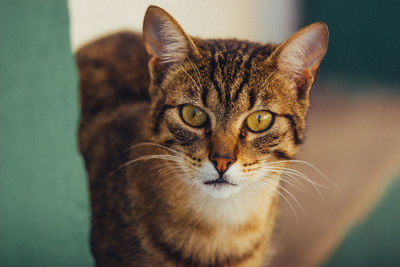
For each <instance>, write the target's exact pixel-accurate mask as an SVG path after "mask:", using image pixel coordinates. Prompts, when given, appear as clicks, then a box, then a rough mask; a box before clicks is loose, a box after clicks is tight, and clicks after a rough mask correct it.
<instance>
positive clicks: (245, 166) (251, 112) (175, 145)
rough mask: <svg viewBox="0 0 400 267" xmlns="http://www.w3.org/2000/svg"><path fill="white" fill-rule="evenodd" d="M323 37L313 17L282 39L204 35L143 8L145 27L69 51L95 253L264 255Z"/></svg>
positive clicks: (153, 258)
mask: <svg viewBox="0 0 400 267" xmlns="http://www.w3.org/2000/svg"><path fill="white" fill-rule="evenodd" d="M327 44H328V29H327V26H326V24H325V23H323V22H317V23H314V24H311V25H309V26H307V27H305V28H303V29H301V30H300V31H298V32H296V33H295V34H293V35H292V36H291V37H290V38H289V39H288V40H287V41H285V42H283V43H282V44H260V43H255V42H249V41H240V40H236V39H228V40H225V39H224V40H222V39H211V40H204V39H200V38H195V37H192V36H190V35H188V34H187V33H186V32H185V31H184V30H183V28H182V27H181V26H180V25H179V24H178V22H177V21H176V20H175V19H174V18H173V17H172V16H171V15H170V14H169V13H167V12H166V11H165V10H163V9H161V8H159V7H156V6H150V7H149V8H148V9H147V11H146V14H145V17H144V22H143V35H141V34H138V33H133V32H120V33H116V34H113V35H110V36H106V37H103V38H101V39H98V40H96V41H94V42H92V43H89V44H87V45H85V46H84V47H82V48H81V49H79V51H78V52H77V54H76V57H77V63H78V67H79V73H80V87H81V91H80V96H81V110H82V112H81V121H80V128H79V147H80V151H81V153H82V155H83V157H84V160H85V164H86V168H87V172H88V176H89V186H90V197H91V211H92V216H91V223H92V230H91V248H92V253H93V255H94V258H95V261H96V265H97V266H260V265H261V264H262V263H263V262H264V261H265V260H267V259H268V254H270V251H271V247H272V246H271V244H270V239H271V235H272V234H273V229H274V222H275V217H276V214H277V207H278V202H279V196H280V195H281V192H280V190H284V188H282V186H281V183H282V179H281V178H280V174H281V173H282V171H283V170H284V168H285V167H286V166H288V164H289V163H290V160H291V159H293V158H294V157H295V155H296V152H297V151H298V149H299V145H300V144H301V143H302V140H303V138H304V129H305V116H306V113H307V110H308V107H309V93H310V88H311V86H312V85H313V83H314V82H315V79H316V76H317V73H318V68H319V65H320V62H321V60H322V59H323V57H324V55H325V53H326V50H327Z"/></svg>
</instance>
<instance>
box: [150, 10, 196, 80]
mask: <svg viewBox="0 0 400 267" xmlns="http://www.w3.org/2000/svg"><path fill="white" fill-rule="evenodd" d="M143 39H144V45H145V48H146V51H147V53H148V54H149V55H150V57H151V59H150V61H149V67H150V71H151V73H152V78H154V79H162V76H163V75H164V74H165V72H166V70H167V69H168V68H169V67H171V66H172V65H176V64H180V63H182V62H183V61H185V60H186V58H187V57H189V56H191V55H192V54H198V51H197V48H196V46H195V44H194V43H193V41H192V39H191V38H190V36H189V35H188V34H187V33H186V32H185V31H184V30H183V29H182V27H181V26H180V25H179V23H178V22H177V21H176V20H175V19H174V18H173V17H172V16H171V15H170V14H169V13H168V12H166V11H165V10H163V9H162V8H159V7H157V6H149V7H148V8H147V11H146V14H145V16H144V21H143Z"/></svg>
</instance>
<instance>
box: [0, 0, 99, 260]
mask: <svg viewBox="0 0 400 267" xmlns="http://www.w3.org/2000/svg"><path fill="white" fill-rule="evenodd" d="M70 50H71V48H70V45H69V32H68V12H67V3H66V1H57V0H41V1H30V0H19V1H11V0H1V1H0V266H91V265H92V259H91V256H90V252H89V247H88V231H89V205H88V195H87V184H86V177H85V173H84V169H83V164H82V160H81V158H80V156H79V154H78V151H77V141H76V131H77V121H78V87H77V86H78V82H77V81H78V78H77V71H76V68H75V63H74V58H73V56H72V54H71V52H70Z"/></svg>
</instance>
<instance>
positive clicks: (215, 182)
mask: <svg viewBox="0 0 400 267" xmlns="http://www.w3.org/2000/svg"><path fill="white" fill-rule="evenodd" d="M204 184H206V185H234V186H236V185H237V184H233V183H231V182H229V181H228V180H226V179H224V178H223V177H219V178H218V179H215V180H212V181H207V182H204Z"/></svg>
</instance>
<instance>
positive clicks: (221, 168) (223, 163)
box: [210, 153, 236, 175]
mask: <svg viewBox="0 0 400 267" xmlns="http://www.w3.org/2000/svg"><path fill="white" fill-rule="evenodd" d="M210 160H211V162H212V163H213V164H214V166H215V169H217V171H218V173H219V174H220V175H222V174H223V173H224V172H226V170H227V169H228V168H229V166H230V165H232V163H234V162H235V161H236V157H235V156H234V155H221V154H219V153H212V154H211V155H210Z"/></svg>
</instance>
